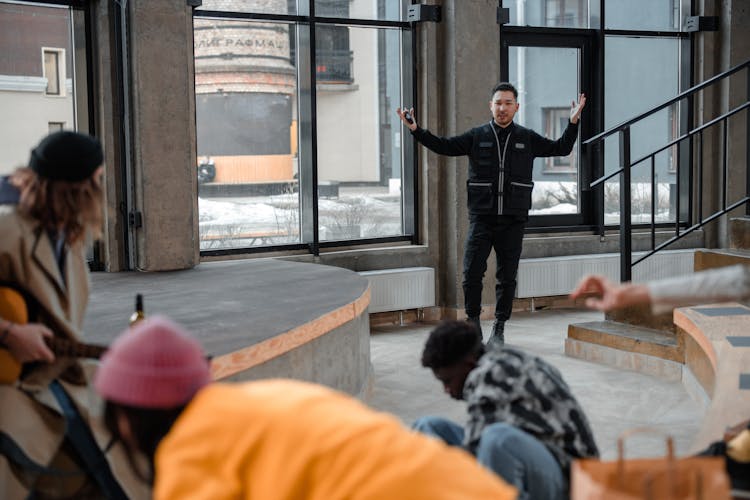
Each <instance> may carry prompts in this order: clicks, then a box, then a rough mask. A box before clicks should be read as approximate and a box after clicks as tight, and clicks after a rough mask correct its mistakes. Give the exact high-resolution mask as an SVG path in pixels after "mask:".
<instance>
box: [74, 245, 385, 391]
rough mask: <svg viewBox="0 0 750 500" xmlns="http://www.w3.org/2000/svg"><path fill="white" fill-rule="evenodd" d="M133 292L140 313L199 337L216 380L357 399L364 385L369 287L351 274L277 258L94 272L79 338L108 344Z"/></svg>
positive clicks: (123, 318)
mask: <svg viewBox="0 0 750 500" xmlns="http://www.w3.org/2000/svg"><path fill="white" fill-rule="evenodd" d="M136 293H142V294H143V295H144V303H145V312H146V315H147V316H148V315H155V314H162V315H166V316H169V317H170V318H172V319H173V320H175V321H176V322H178V323H180V324H182V325H184V326H185V327H186V328H187V329H188V330H189V331H191V332H192V333H193V334H195V335H196V336H197V337H198V339H199V340H200V341H201V343H202V344H203V345H204V347H205V349H206V351H207V352H208V353H209V354H210V355H211V356H212V357H213V358H212V371H213V373H214V377H215V378H216V379H217V380H250V379H258V378H269V377H289V378H296V379H301V380H308V381H311V382H317V383H321V384H325V385H328V386H330V387H333V388H336V389H339V390H341V391H344V392H347V393H349V394H353V395H360V394H362V393H363V391H365V390H366V389H367V387H368V384H369V377H370V373H371V368H370V342H369V336H370V327H369V319H368V314H367V307H368V305H369V302H370V289H369V286H368V282H367V280H366V279H365V278H362V277H361V276H359V275H358V274H357V273H354V272H352V271H349V270H346V269H342V268H337V267H330V266H324V265H319V264H306V263H299V262H287V261H283V260H277V259H254V260H236V261H230V262H212V263H203V264H201V265H199V266H197V267H196V268H194V269H190V270H185V271H173V272H160V273H136V272H132V273H93V274H92V291H91V300H90V303H89V308H88V312H87V315H86V320H85V322H84V332H85V339H86V341H88V342H93V343H100V344H109V343H110V342H111V341H112V340H113V339H114V337H115V336H116V335H117V334H119V333H120V332H121V331H123V330H124V329H125V328H126V327H127V323H128V318H129V317H130V315H131V314H132V312H133V305H134V297H135V294H136Z"/></svg>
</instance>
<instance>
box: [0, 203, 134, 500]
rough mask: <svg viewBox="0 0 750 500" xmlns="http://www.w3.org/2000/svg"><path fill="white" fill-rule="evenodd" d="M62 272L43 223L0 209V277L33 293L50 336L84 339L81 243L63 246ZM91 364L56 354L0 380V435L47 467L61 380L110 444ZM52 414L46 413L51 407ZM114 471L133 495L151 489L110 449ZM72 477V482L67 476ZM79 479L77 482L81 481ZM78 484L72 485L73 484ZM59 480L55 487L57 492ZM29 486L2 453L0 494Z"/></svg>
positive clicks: (60, 425) (56, 445) (20, 494)
mask: <svg viewBox="0 0 750 500" xmlns="http://www.w3.org/2000/svg"><path fill="white" fill-rule="evenodd" d="M64 270H65V276H64V277H63V276H62V275H61V273H60V270H59V268H58V265H57V262H56V260H55V254H54V250H53V247H52V243H51V241H50V239H49V237H48V236H47V233H46V232H45V231H44V230H43V229H42V228H41V227H40V225H39V224H38V223H37V222H36V221H34V220H32V219H30V218H28V217H24V216H22V215H20V214H18V213H17V212H16V210H15V207H14V206H12V205H1V206H0V281H4V282H10V283H15V284H17V285H18V286H20V287H21V288H23V289H24V290H25V291H27V292H28V293H30V294H31V295H32V296H33V297H35V298H36V299H37V300H38V301H39V304H40V306H41V309H43V311H40V317H39V318H38V321H39V322H41V323H44V324H46V325H47V326H48V327H50V329H51V330H53V332H54V333H55V335H58V336H62V337H66V338H71V339H81V338H82V335H81V326H82V324H83V318H84V313H85V310H86V305H87V302H88V295H89V275H88V268H87V263H86V259H85V255H84V248H83V245H79V246H78V247H75V248H68V249H67V251H66V255H65V264H64ZM95 367H96V364H95V363H94V362H78V361H75V360H71V359H69V358H68V359H65V358H60V357H58V358H57V359H56V361H55V362H54V363H52V364H45V365H42V366H40V367H38V368H35V369H33V370H32V371H30V372H29V373H28V374H26V375H25V376H24V378H23V380H21V381H19V382H18V383H17V384H15V385H0V432H2V433H6V434H7V435H8V436H10V437H11V438H12V439H13V440H14V441H15V442H16V443H17V444H18V445H19V446H20V447H21V449H22V450H23V451H24V453H25V454H26V455H27V456H28V457H29V458H31V459H32V460H34V461H35V462H37V463H39V464H43V465H49V464H50V462H51V461H52V460H53V458H55V457H56V455H59V454H58V451H59V449H60V447H61V445H62V443H63V439H64V430H65V423H64V419H63V417H62V416H61V412H60V409H59V406H58V404H57V401H56V400H55V398H54V396H53V395H52V393H51V392H50V391H49V389H48V385H49V383H50V382H51V381H52V380H54V379H55V378H57V379H58V380H60V381H61V382H62V384H63V386H64V387H65V389H66V390H67V391H68V393H69V394H70V395H71V397H72V398H73V400H74V401H75V403H76V405H77V407H78V409H79V411H80V412H81V414H82V416H83V417H84V419H86V420H88V421H89V423H90V426H91V427H92V430H93V431H94V434H95V437H96V439H97V441H98V442H99V444H100V446H101V447H104V446H105V445H106V443H107V442H108V441H109V436H108V435H107V434H106V432H104V431H103V426H102V425H101V421H98V420H97V419H96V418H95V417H94V416H95V415H97V414H98V413H100V412H101V402H100V400H99V399H98V398H97V396H96V394H95V393H94V391H93V390H92V389H91V386H90V384H89V380H90V377H91V375H92V374H93V371H94V370H95ZM50 409H51V410H52V411H49V410H50ZM107 457H108V459H109V461H110V465H111V467H112V469H113V472H114V473H115V475H116V476H117V477H118V479H119V480H120V483H121V484H122V486H123V488H124V489H125V490H126V492H127V493H128V495H129V496H130V497H131V498H146V497H147V496H148V492H147V490H146V489H144V487H143V485H142V484H141V483H140V482H139V481H137V480H135V479H134V478H133V477H132V475H131V473H130V469H129V467H128V465H127V463H126V461H125V460H124V457H123V455H122V450H120V449H119V448H118V447H115V448H113V449H112V450H110V451H109V452H108V453H107ZM71 481H73V482H75V479H71ZM79 481H80V479H79ZM73 487H74V488H75V485H73ZM59 488H60V485H59V484H57V485H53V486H52V489H53V490H59ZM26 495H27V485H25V484H24V481H23V478H19V476H18V475H17V474H15V473H14V471H13V470H12V469H11V468H10V467H9V463H8V461H7V460H6V458H5V457H3V456H0V498H4V499H14V498H24V497H25V496H26Z"/></svg>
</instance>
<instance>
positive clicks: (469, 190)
mask: <svg viewBox="0 0 750 500" xmlns="http://www.w3.org/2000/svg"><path fill="white" fill-rule="evenodd" d="M509 127H510V128H509V131H510V136H508V146H507V149H505V143H503V144H502V145H498V141H497V140H496V139H495V134H494V133H493V131H492V125H491V124H490V123H486V124H485V125H481V126H479V127H475V128H473V129H471V130H469V131H468V132H465V133H463V134H461V135H457V136H455V137H438V136H436V135H433V134H432V133H430V131H429V130H425V129H423V128H417V130H415V131H414V132H412V135H413V136H414V137H415V138H416V139H417V140H418V141H419V142H420V143H421V144H423V145H424V146H425V147H426V148H427V149H429V150H431V151H434V152H435V153H438V154H442V155H447V156H468V157H469V179H468V180H467V186H466V194H467V196H468V205H469V213H470V214H474V215H491V214H498V213H499V214H502V215H527V214H528V212H529V209H530V208H531V190H532V189H533V187H534V182H533V181H532V177H531V171H532V167H533V164H534V158H537V157H541V156H567V155H569V154H570V152H571V151H572V150H573V146H574V145H575V142H576V137H577V136H578V124H573V123H570V122H568V126H567V127H566V128H565V131H564V132H563V134H562V136H561V137H560V138H559V139H557V140H556V141H553V140H550V139H547V138H545V137H542V136H541V135H539V134H537V133H536V132H534V131H533V130H531V129H528V128H526V127H522V126H521V125H517V124H516V123H512V124H511V125H510V126H509ZM502 141H503V140H502V139H501V142H502ZM499 147H501V148H502V149H498V148H499ZM504 149H505V151H506V152H505V162H504V169H503V172H500V158H499V156H498V155H499V153H502V151H503V150H504ZM501 179H502V181H501ZM501 182H502V190H498V186H500V183H501ZM498 199H502V207H501V210H500V211H498Z"/></svg>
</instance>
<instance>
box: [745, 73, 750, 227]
mask: <svg viewBox="0 0 750 500" xmlns="http://www.w3.org/2000/svg"><path fill="white" fill-rule="evenodd" d="M745 85H747V101H748V102H750V64H749V65H747V66H745ZM745 116H746V120H747V121H746V122H745V137H750V110H746V111H745ZM745 147H746V150H745V196H750V140H747V141H745ZM745 215H748V216H750V203H748V204H746V205H745Z"/></svg>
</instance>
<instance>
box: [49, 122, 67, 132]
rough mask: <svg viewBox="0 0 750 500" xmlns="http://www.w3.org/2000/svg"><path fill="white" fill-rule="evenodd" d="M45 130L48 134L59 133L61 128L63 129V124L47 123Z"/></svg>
mask: <svg viewBox="0 0 750 500" xmlns="http://www.w3.org/2000/svg"><path fill="white" fill-rule="evenodd" d="M47 128H48V130H49V133H50V134H51V133H52V132H59V131H61V130H62V129H63V128H65V122H49V123H48V124H47Z"/></svg>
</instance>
